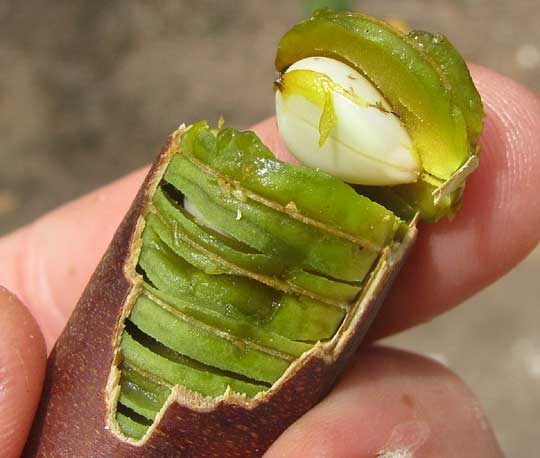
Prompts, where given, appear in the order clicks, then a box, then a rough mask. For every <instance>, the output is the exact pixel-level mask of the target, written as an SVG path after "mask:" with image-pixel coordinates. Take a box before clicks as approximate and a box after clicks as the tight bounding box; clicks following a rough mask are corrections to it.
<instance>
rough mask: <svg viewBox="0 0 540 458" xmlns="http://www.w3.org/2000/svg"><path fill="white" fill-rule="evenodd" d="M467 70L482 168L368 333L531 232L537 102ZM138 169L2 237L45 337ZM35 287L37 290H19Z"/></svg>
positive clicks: (538, 161)
mask: <svg viewBox="0 0 540 458" xmlns="http://www.w3.org/2000/svg"><path fill="white" fill-rule="evenodd" d="M473 71H474V77H475V79H476V83H477V84H478V86H479V88H480V91H481V92H482V96H483V99H484V102H485V103H486V111H487V118H486V129H485V133H484V136H483V138H482V144H483V147H484V153H483V158H482V161H481V162H482V163H481V166H480V169H479V170H478V171H477V172H475V174H473V176H472V177H471V179H470V182H469V185H468V189H467V192H466V195H465V203H464V208H463V211H462V212H461V213H460V214H459V216H458V217H457V218H456V219H455V221H454V222H453V223H452V224H448V223H445V222H443V223H440V224H438V225H435V226H425V227H422V231H421V237H420V240H419V242H418V244H417V246H416V248H415V250H414V253H413V254H412V256H411V257H410V259H409V260H408V262H407V265H406V268H405V269H404V271H403V272H402V275H401V276H400V278H399V279H398V282H397V286H396V287H395V288H394V289H393V291H392V293H391V295H390V297H389V299H388V301H387V305H386V306H385V307H384V309H383V311H382V315H381V318H380V319H378V320H377V321H376V323H375V327H374V334H372V335H383V334H388V333H390V332H392V331H396V330H399V329H402V328H404V327H407V326H411V325H413V324H415V323H418V322H420V321H424V320H427V319H429V318H430V317H432V316H434V315H436V314H437V313H440V312H442V311H443V310H445V309H447V308H449V307H451V306H453V305H455V304H456V303H458V302H459V301H461V300H463V299H464V298H465V297H467V296H469V295H471V294H473V293H474V292H476V291H478V290H479V289H480V288H482V287H483V286H485V285H486V284H488V283H489V282H491V281H493V280H495V279H496V278H497V277H498V276H500V275H501V274H502V273H504V272H505V271H507V270H509V269H510V268H511V267H512V266H513V265H514V264H515V263H516V262H518V261H519V260H520V259H521V258H522V257H523V256H525V254H526V253H527V252H528V251H529V250H530V249H531V248H532V247H533V246H534V244H535V243H537V240H538V238H539V233H538V232H539V231H540V224H538V223H539V219H540V209H539V205H540V204H539V202H540V201H539V200H538V199H536V196H537V195H538V192H539V191H540V189H539V187H540V179H539V178H540V177H539V174H540V152H539V151H540V150H539V148H540V130H539V129H537V127H536V125H535V124H538V123H540V106H539V102H538V100H537V99H536V98H535V97H534V96H533V95H532V94H531V93H529V92H528V91H527V90H525V89H524V88H522V87H521V86H519V85H517V84H516V83H514V82H512V81H511V80H509V79H507V78H505V77H502V76H500V75H498V74H495V73H493V72H491V71H489V70H487V69H483V68H480V67H475V68H473ZM255 130H256V131H257V132H258V133H259V134H260V135H261V138H262V140H263V141H264V142H265V143H266V144H267V145H268V146H269V147H270V148H271V149H272V150H274V151H275V152H276V154H277V155H278V157H280V158H282V159H287V158H289V157H290V156H289V155H288V153H287V152H286V148H285V147H284V145H283V143H282V142H281V140H280V139H279V136H278V135H277V131H276V127H275V122H274V120H273V119H270V120H267V121H266V122H263V123H261V124H259V125H257V126H256V127H255ZM142 175H143V172H138V173H136V174H134V175H131V176H129V177H127V178H124V179H122V180H119V181H118V182H116V183H113V184H112V185H109V186H108V187H106V188H102V189H101V190H99V191H97V192H96V193H93V194H90V195H89V196H86V197H84V198H82V199H79V200H78V201H75V202H74V203H72V204H69V205H67V206H65V207H63V208H62V209H60V210H57V211H55V212H53V213H51V214H49V215H47V216H46V217H44V218H42V219H41V220H40V221H38V222H37V223H35V224H34V225H32V226H30V227H29V228H26V229H23V230H21V231H19V232H18V233H16V234H14V235H12V236H11V237H8V238H6V239H5V240H3V241H0V278H6V279H7V280H6V281H7V284H8V285H9V286H10V287H11V288H12V289H13V290H14V291H16V292H17V293H18V294H19V295H21V296H22V297H23V298H25V301H26V302H27V304H28V305H29V307H31V309H32V311H33V312H34V313H35V314H36V317H37V319H38V321H39V322H40V324H42V328H43V329H45V330H46V336H47V338H48V341H49V342H50V341H52V340H53V339H54V338H55V337H56V336H57V335H58V333H59V332H60V329H61V328H62V326H63V324H64V321H65V319H66V317H67V316H68V315H69V311H70V310H71V308H72V307H73V305H74V304H75V302H76V300H77V298H78V296H79V295H80V293H81V291H82V288H83V286H84V284H86V282H87V280H88V278H89V276H90V274H91V272H92V270H93V268H94V266H95V265H96V263H97V261H98V259H99V257H100V256H101V254H102V253H103V251H104V249H105V247H106V245H107V243H108V241H109V240H110V238H111V236H112V233H113V231H114V227H116V225H117V224H118V222H119V221H120V219H121V216H122V215H123V214H124V212H125V210H126V209H127V207H128V205H129V202H130V200H131V198H132V196H133V195H134V194H135V190H136V189H137V187H138V186H139V185H140V183H141V181H142ZM509 222H511V224H509ZM60 259H62V260H68V261H67V262H65V261H64V262H59V261H58V260H60ZM13 260H15V262H13ZM14 265H15V267H13V266H14ZM34 284H36V285H37V288H32V290H29V291H26V290H25V285H34ZM52 310H56V313H57V315H56V316H54V317H51V316H50V315H51V313H52V312H51V311H52Z"/></svg>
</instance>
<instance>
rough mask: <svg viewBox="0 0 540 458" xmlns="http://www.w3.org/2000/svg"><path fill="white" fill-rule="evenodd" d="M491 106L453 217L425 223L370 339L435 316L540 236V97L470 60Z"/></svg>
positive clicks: (523, 252)
mask: <svg viewBox="0 0 540 458" xmlns="http://www.w3.org/2000/svg"><path fill="white" fill-rule="evenodd" d="M472 74H473V77H474V79H475V83H476V85H477V87H478V89H479V90H480V92H481V94H482V99H483V102H484V107H485V110H486V119H485V129H484V133H483V136H482V139H481V148H482V152H481V160H480V167H479V169H478V170H477V171H476V172H475V173H473V175H472V176H471V177H470V178H469V180H468V181H467V187H466V191H465V196H464V201H463V207H462V209H461V211H460V212H459V213H458V215H457V217H456V218H455V219H454V220H453V221H441V222H440V223H438V224H435V225H426V226H423V227H421V228H420V237H419V240H418V242H417V245H416V247H415V249H414V251H413V253H412V255H411V256H410V258H409V259H407V262H406V263H405V266H404V268H403V270H402V272H401V274H400V276H399V277H398V280H397V282H396V284H395V285H394V287H393V288H392V290H391V291H390V294H389V297H388V298H387V300H386V301H385V303H384V306H383V308H382V310H381V313H380V314H379V315H378V318H377V320H376V321H375V323H374V326H373V327H372V328H371V338H374V337H380V336H384V335H388V334H390V333H394V332H397V331H400V330H402V329H405V328H408V327H410V326H412V325H414V324H417V323H419V322H422V321H426V320H429V319H431V318H432V317H434V316H435V315H437V314H440V313H442V312H443V311H445V310H447V309H449V308H450V307H453V306H455V305H457V304H459V303H460V302H462V301H463V300H464V299H466V298H468V297H470V296H472V295H473V294H475V293H476V292H478V291H479V290H480V289H482V288H484V287H485V286H486V285H488V284H489V283H492V282H493V281H495V280H496V279H497V278H499V277H500V276H501V275H503V274H504V273H506V272H508V271H509V270H510V269H511V268H512V267H514V266H515V265H516V264H517V263H518V262H519V261H520V260H522V259H523V258H524V257H525V256H526V255H527V254H528V253H529V252H530V251H531V250H532V249H533V248H534V247H535V246H537V245H538V242H539V240H540V198H539V197H538V196H539V195H540V129H539V128H538V126H540V100H539V99H538V98H537V97H536V96H535V95H534V94H533V93H531V92H530V91H528V90H527V89H525V88H524V87H523V86H520V85H519V84H517V83H516V82H514V81H513V80H511V79H509V78H506V77H504V76H501V75H498V74H496V73H494V72H492V71H491V70H488V69H486V68H483V67H476V66H475V67H473V68H472Z"/></svg>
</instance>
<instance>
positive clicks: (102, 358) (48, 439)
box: [23, 135, 416, 458]
mask: <svg viewBox="0 0 540 458" xmlns="http://www.w3.org/2000/svg"><path fill="white" fill-rule="evenodd" d="M173 142H174V135H173V136H171V137H169V139H168V141H167V142H166V144H165V146H164V147H163V149H162V151H161V153H160V155H159V156H158V157H157V158H156V160H155V161H154V163H153V165H152V168H151V170H150V172H149V174H148V175H147V177H146V179H145V181H144V183H143V185H142V187H141V189H140V190H139V192H138V193H137V196H136V198H135V201H134V202H133V204H132V206H131V208H130V210H129V212H128V213H127V215H126V216H125V218H124V220H123V221H122V223H121V225H120V226H119V228H118V230H117V232H116V234H115V236H114V238H113V240H112V242H111V244H110V246H109V248H108V249H107V251H106V253H105V255H104V256H103V258H102V260H101V262H100V263H99V265H98V267H97V269H96V271H95V273H94V274H93V276H92V278H91V280H90V282H89V284H88V286H87V287H86V289H85V291H84V292H83V295H82V297H81V299H80V300H79V303H78V304H77V306H76V308H75V310H74V312H73V314H72V316H71V318H70V319H69V321H68V324H67V326H66V328H65V329H64V331H63V333H62V335H61V336H60V338H59V340H58V342H57V343H56V345H55V347H54V349H53V351H52V353H51V355H50V357H49V361H48V367H47V375H46V381H45V387H44V391H43V395H42V398H41V402H40V405H39V408H38V412H37V414H36V418H35V421H34V424H33V427H32V430H31V433H30V436H29V439H28V442H27V446H26V448H25V451H24V453H23V457H25V458H31V457H39V458H45V457H47V458H75V457H85V458H86V457H92V458H106V457H107V458H108V457H133V458H138V457H141V458H142V457H145V458H153V457H156V458H157V457H160V458H163V457H184V458H185V457H197V458H199V457H200V458H204V457H243V458H251V457H260V456H262V454H263V453H264V451H265V450H266V449H267V448H268V447H269V446H270V445H271V444H272V442H273V441H274V440H275V439H276V438H277V437H278V436H279V435H280V434H281V433H282V432H283V431H284V430H285V429H286V428H287V427H288V426H289V425H290V424H292V423H293V422H294V421H295V420H296V419H298V418H299V417H300V416H301V415H303V414H304V413H305V412H306V411H308V410H309V409H310V408H311V407H313V406H314V405H315V404H316V403H317V402H318V401H319V400H320V399H321V398H322V397H323V396H324V395H325V394H326V393H327V392H328V391H329V389H330V388H331V387H332V385H333V383H334V382H335V380H336V378H337V376H338V375H339V374H340V373H341V372H342V370H343V368H344V366H345V364H346V362H347V360H348V359H349V358H350V357H351V356H352V355H353V354H354V352H355V351H356V349H357V348H358V346H359V344H360V342H361V340H362V338H363V336H364V335H365V333H366V331H367V329H368V328H369V325H370V324H371V322H372V320H373V318H374V317H375V314H376V312H377V310H378V309H379V306H380V305H381V303H382V300H383V297H384V296H385V293H386V291H387V290H388V288H389V286H390V284H391V283H392V278H393V277H394V276H395V274H396V272H397V271H398V270H399V265H400V264H401V263H402V261H403V258H404V254H405V253H406V252H407V251H408V248H409V247H410V245H411V244H412V241H413V240H414V238H415V235H416V228H415V227H414V225H412V226H411V228H410V230H409V234H408V236H407V237H406V240H407V243H405V244H404V246H402V247H401V249H397V250H395V251H394V252H392V253H390V252H387V253H386V254H387V255H390V256H389V257H388V258H387V259H386V260H385V261H384V265H382V266H381V269H379V271H378V273H379V277H380V278H378V279H377V280H376V281H374V282H372V283H373V284H372V288H371V289H370V293H369V294H368V296H367V297H365V298H364V301H363V302H362V304H361V305H362V306H361V310H360V313H361V314H362V315H361V317H357V318H359V319H357V320H353V321H350V322H349V326H350V327H349V329H346V330H344V331H345V332H343V337H342V338H340V339H337V340H336V339H334V341H333V343H332V347H328V348H327V350H323V351H322V352H321V351H314V352H311V353H310V354H309V355H307V357H304V358H302V364H301V365H299V367H297V368H296V369H295V370H293V371H292V372H289V373H287V374H285V375H284V377H283V379H282V381H281V383H279V384H278V385H279V386H277V387H276V386H275V387H274V388H273V389H272V390H271V391H270V392H269V393H267V395H266V396H264V397H262V398H261V399H260V400H259V401H258V402H254V403H253V404H254V405H253V406H251V407H248V406H246V405H245V403H242V402H235V401H234V399H232V398H231V399H227V398H225V399H224V400H222V401H221V402H219V403H218V404H217V405H216V406H215V407H214V408H208V407H206V408H196V407H190V406H189V402H188V400H187V399H186V400H184V401H182V400H177V401H174V402H172V404H171V405H169V407H168V408H166V410H165V412H164V413H163V415H162V416H161V418H160V419H159V421H158V424H157V425H156V427H155V430H154V431H153V432H152V433H151V434H150V435H149V437H148V438H147V439H146V440H145V441H144V442H142V443H141V444H140V445H134V444H133V443H130V442H127V441H124V440H122V439H120V438H119V437H118V436H117V434H114V433H112V432H111V430H110V428H109V427H108V426H107V422H106V418H107V396H108V394H107V393H108V387H107V383H108V379H109V374H110V369H111V366H112V364H113V361H114V358H115V349H114V340H115V335H116V333H117V329H118V324H119V323H120V321H121V320H122V311H123V310H122V309H123V305H124V303H125V302H126V299H127V297H128V295H129V293H130V291H131V289H132V287H133V285H132V282H130V281H129V280H128V279H127V278H126V275H125V264H126V262H128V260H129V257H130V250H131V243H132V238H133V235H134V233H135V231H136V226H137V222H138V220H139V217H140V215H141V212H142V211H143V210H144V208H145V205H146V202H147V200H148V199H149V196H148V189H149V188H150V187H152V184H153V183H155V180H156V178H157V177H156V176H155V175H156V173H157V170H159V169H162V165H163V162H164V161H165V160H166V157H167V156H168V155H167V152H168V150H169V148H170V147H171V145H172V143H173ZM357 305H358V304H357ZM275 388H277V389H275Z"/></svg>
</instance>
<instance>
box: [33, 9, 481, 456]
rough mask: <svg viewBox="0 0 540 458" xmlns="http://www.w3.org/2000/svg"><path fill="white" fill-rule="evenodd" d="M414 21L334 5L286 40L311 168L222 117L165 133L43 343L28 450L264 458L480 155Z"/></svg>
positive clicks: (290, 98) (466, 114)
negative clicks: (96, 259) (43, 374)
mask: <svg viewBox="0 0 540 458" xmlns="http://www.w3.org/2000/svg"><path fill="white" fill-rule="evenodd" d="M360 26H361V27H360ZM377 27H378V28H377ZM360 29H362V30H363V31H362V30H360ZM416 34H417V35H415V37H413V38H410V37H405V36H403V35H400V34H398V33H397V32H395V31H392V30H391V29H390V28H388V26H386V25H382V24H381V23H379V22H377V21H375V20H373V19H370V18H366V17H365V16H360V15H354V14H353V15H348V14H345V13H336V12H331V11H325V12H324V13H319V14H317V15H316V16H315V17H314V18H312V19H310V20H308V21H306V22H304V23H301V24H299V25H297V26H295V27H294V28H293V29H292V30H291V31H290V32H288V33H287V34H286V35H285V37H284V38H283V40H282V42H281V45H280V50H279V51H278V58H277V62H278V70H279V71H280V72H281V74H280V77H279V79H278V82H277V83H276V88H277V89H276V90H277V92H276V101H277V112H278V113H277V115H278V122H279V130H280V133H281V134H282V135H283V137H284V139H285V141H286V142H287V144H288V145H289V147H290V149H291V151H292V153H293V154H295V155H296V156H297V157H298V158H299V159H300V160H301V161H302V162H303V163H304V164H303V165H293V164H288V163H284V162H282V161H279V160H277V159H276V158H275V157H274V155H273V153H272V152H271V151H270V150H269V149H268V148H267V147H266V146H265V145H264V144H263V143H262V142H261V141H260V140H259V139H258V138H257V136H256V135H255V134H254V133H252V132H239V131H237V130H234V129H230V128H223V126H222V125H221V124H220V125H219V126H218V127H217V128H216V129H211V128H210V127H209V126H208V124H207V123H206V122H199V123H196V124H194V125H192V126H189V127H181V128H180V129H179V130H178V131H176V132H175V133H174V134H172V135H171V137H170V138H169V139H168V141H167V143H166V145H165V147H164V148H163V150H162V152H161V153H160V155H159V156H158V157H157V158H156V160H155V161H154V164H153V166H152V168H151V170H150V172H149V174H148V176H147V177H146V180H145V182H144V184H143V186H142V188H141V189H140V191H139V193H138V194H137V197H136V199H135V201H134V203H133V205H132V207H131V209H130V210H129V212H128V214H127V215H126V217H125V219H124V221H123V222H122V224H121V226H120V227H119V229H118V231H117V233H116V235H115V237H114V239H113V241H112V243H111V245H110V246H109V249H108V250H107V252H106V254H105V256H104V257H103V259H102V261H101V262H100V264H99V266H98V268H97V270H96V272H95V273H94V275H93V277H92V279H91V280H90V283H89V285H88V286H87V288H86V290H85V291H84V293H83V295H82V297H81V299H80V301H79V303H78V305H77V306H76V308H75V311H74V313H73V315H72V317H71V318H70V320H69V322H68V324H67V326H66V329H65V330H64V332H63V333H62V335H61V337H60V339H59V340H58V342H57V344H56V345H55V348H54V350H53V352H52V354H51V356H50V359H49V364H48V369H47V378H46V384H45V389H44V393H43V397H42V400H41V403H40V407H39V410H38V413H37V415H36V421H35V423H34V426H33V429H32V432H31V434H30V439H29V442H28V444H27V447H26V450H25V452H24V456H25V457H28V458H29V457H40V458H45V457H51V456H55V457H56V456H58V457H60V456H61V457H79V456H92V457H93V458H105V457H111V456H114V457H135V458H137V457H145V458H147V457H150V458H152V457H183V456H191V457H246V458H250V457H260V456H262V454H263V453H264V451H265V450H266V449H267V448H268V447H269V446H270V445H271V443H272V442H273V441H274V440H275V439H276V438H277V437H278V436H279V435H280V434H281V432H283V431H284V429H285V428H287V427H288V426H289V425H290V424H292V423H293V422H294V421H295V420H296V419H298V418H299V417H300V416H301V415H302V414H304V413H305V412H306V411H307V410H309V409H310V408H311V407H312V406H313V405H315V404H316V403H317V402H318V401H319V400H320V399H321V398H322V397H323V396H324V395H325V394H326V393H327V392H328V390H330V389H331V387H332V385H333V383H334V382H335V380H336V378H337V377H338V375H339V374H340V373H341V371H342V370H343V369H344V367H345V365H346V363H347V360H348V359H349V358H350V357H351V355H353V354H354V352H355V350H356V349H357V347H358V345H359V344H360V342H361V340H362V337H363V336H364V334H365V333H366V331H367V329H368V327H369V325H370V323H371V321H372V320H373V318H374V316H375V313H376V311H377V309H378V307H379V306H380V304H381V302H382V300H383V297H384V295H385V292H386V290H387V289H388V288H389V286H390V284H391V282H392V279H393V277H394V276H395V274H396V272H397V271H398V269H399V266H400V264H401V263H402V261H403V259H404V257H405V255H406V254H407V252H408V251H409V249H410V247H411V246H412V244H413V242H414V240H415V237H416V233H417V222H418V220H419V218H424V219H430V218H431V219H436V218H438V217H440V216H443V215H445V214H449V212H450V211H449V209H452V211H454V210H455V209H456V208H457V205H458V203H459V197H460V195H461V192H462V189H463V179H464V175H465V171H467V170H468V169H467V167H469V168H470V167H471V164H472V163H471V162H470V157H475V152H476V140H477V138H478V135H479V129H480V128H481V116H480V117H479V116H478V113H479V111H478V107H477V106H475V105H474V103H472V104H469V105H468V102H469V101H470V100H472V99H474V94H475V91H474V87H473V88H472V89H471V87H468V88H467V90H465V91H463V93H460V94H458V92H459V91H458V86H459V85H461V84H468V81H469V79H470V78H469V77H468V73H467V71H466V68H465V66H464V65H462V61H460V60H459V55H458V54H457V53H456V52H455V50H453V48H451V45H449V43H448V42H446V41H444V40H442V41H441V43H442V45H441V46H440V47H439V46H432V45H428V43H427V42H426V40H429V37H430V36H429V35H425V34H422V33H420V32H416ZM421 44H422V45H423V47H424V48H425V51H420V50H419V49H420V48H421V47H422V46H420V45H421ZM396 49H397V50H399V51H400V53H401V54H399V56H400V57H399V58H398V59H396V57H395V55H394V54H393V53H394V52H395V50H396ZM362 56H363V57H362ZM364 61H365V62H364ZM442 66H444V67H445V68H448V74H447V75H446V76H445V75H444V74H443V73H444V72H441V70H440V68H439V67H442ZM387 67H388V68H387ZM380 72H382V73H381V74H379V73H380ZM407 91H409V92H407ZM417 99H418V100H417ZM468 106H469V107H470V110H469V111H468V109H467V107H468ZM302 123H304V124H302ZM452 130H453V131H454V134H455V136H452V135H450V132H451V131H452ZM437 132H439V133H440V138H441V139H444V141H447V140H448V141H449V142H450V143H448V144H446V143H445V144H444V148H441V149H440V150H432V149H430V148H431V147H434V146H436V145H437V144H438V143H437V142H438V141H439V140H437V138H436V137H437ZM465 144H466V145H467V146H466V147H465V146H464V145H465ZM428 147H429V148H428ZM428 150H429V151H428ZM467 164H468V165H467ZM433 193H434V194H433ZM368 196H369V197H368Z"/></svg>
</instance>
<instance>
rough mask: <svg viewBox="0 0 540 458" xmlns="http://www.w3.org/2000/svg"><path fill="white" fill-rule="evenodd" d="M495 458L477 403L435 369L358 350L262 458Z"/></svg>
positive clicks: (393, 354)
mask: <svg viewBox="0 0 540 458" xmlns="http://www.w3.org/2000/svg"><path fill="white" fill-rule="evenodd" d="M283 456H287V457H290V458H304V457H306V458H307V457H310V458H316V457H321V458H322V457H330V456H331V457H335V458H349V457H356V458H371V457H375V456H377V457H388V458H389V457H397V456H411V457H412V456H414V457H416V458H427V457H433V456H437V457H441V458H445V457H448V458H450V457H456V456H460V457H469V456H470V457H473V456H474V457H475V458H501V456H502V454H501V451H500V449H499V446H498V444H497V441H496V439H495V437H494V435H493V433H492V431H491V428H490V426H489V424H488V423H487V421H486V419H485V416H484V414H483V413H482V410H481V407H480V406H479V404H478V401H477V400H476V399H475V397H474V396H473V395H472V393H471V392H470V390H469V389H468V388H467V387H466V386H465V384H464V383H463V382H462V381H461V380H460V379H459V378H458V377H456V376H455V375H454V374H453V373H452V372H451V371H449V370H448V369H447V368H446V367H444V366H441V365H440V364H438V363H436V362H434V361H432V360H429V359H426V358H424V357H421V356H419V355H414V354H411V353H407V352H403V351H399V350H393V349H388V348H381V347H371V348H365V349H363V350H362V351H361V352H360V353H359V355H358V357H357V358H356V360H355V361H354V364H353V365H351V366H350V367H349V369H348V371H347V373H346V374H345V376H344V377H343V379H342V381H341V382H340V383H339V384H338V385H337V386H336V388H335V389H334V390H333V391H332V392H331V393H330V395H329V396H328V397H327V398H325V399H324V400H323V401H322V402H321V403H320V404H318V405H317V406H316V407H315V408H313V409H312V410H311V411H309V412H308V413H307V414H306V415H305V416H304V417H302V418H301V419H300V420H298V421H297V422H296V423H295V424H294V425H293V426H291V427H290V428H289V429H288V430H287V431H286V432H285V433H284V434H283V435H282V437H281V438H280V439H278V441H277V442H276V443H275V444H274V445H273V446H272V447H271V449H270V450H269V452H268V454H267V455H265V458H274V457H276V458H277V457H283Z"/></svg>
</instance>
